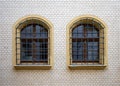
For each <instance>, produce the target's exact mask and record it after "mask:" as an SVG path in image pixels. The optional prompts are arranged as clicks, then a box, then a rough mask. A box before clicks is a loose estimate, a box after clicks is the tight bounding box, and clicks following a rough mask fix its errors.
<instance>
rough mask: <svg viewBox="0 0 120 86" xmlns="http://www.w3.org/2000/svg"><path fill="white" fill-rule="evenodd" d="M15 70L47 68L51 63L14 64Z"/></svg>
mask: <svg viewBox="0 0 120 86" xmlns="http://www.w3.org/2000/svg"><path fill="white" fill-rule="evenodd" d="M14 68H15V69H16V70H49V69H51V68H52V66H51V65H15V66H14Z"/></svg>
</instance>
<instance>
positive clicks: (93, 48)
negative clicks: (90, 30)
mask: <svg viewBox="0 0 120 86" xmlns="http://www.w3.org/2000/svg"><path fill="white" fill-rule="evenodd" d="M87 46H88V58H87V60H88V61H98V59H99V47H98V42H88V44H87Z"/></svg>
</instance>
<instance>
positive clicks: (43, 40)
mask: <svg viewBox="0 0 120 86" xmlns="http://www.w3.org/2000/svg"><path fill="white" fill-rule="evenodd" d="M47 61H48V31H47V29H45V28H44V27H43V26H41V25H39V24H30V25H27V26H26V27H24V28H23V29H22V30H21V62H47Z"/></svg>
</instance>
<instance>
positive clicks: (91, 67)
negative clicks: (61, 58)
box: [68, 65, 106, 70]
mask: <svg viewBox="0 0 120 86" xmlns="http://www.w3.org/2000/svg"><path fill="white" fill-rule="evenodd" d="M68 67H69V69H71V70H80V69H81V70H103V69H105V68H106V65H69V66H68Z"/></svg>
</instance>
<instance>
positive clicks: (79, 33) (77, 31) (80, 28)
mask: <svg viewBox="0 0 120 86" xmlns="http://www.w3.org/2000/svg"><path fill="white" fill-rule="evenodd" d="M83 29H84V26H83V25H80V26H78V27H76V28H75V29H74V30H73V32H72V37H73V38H80V37H83Z"/></svg>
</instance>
